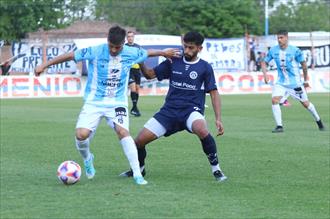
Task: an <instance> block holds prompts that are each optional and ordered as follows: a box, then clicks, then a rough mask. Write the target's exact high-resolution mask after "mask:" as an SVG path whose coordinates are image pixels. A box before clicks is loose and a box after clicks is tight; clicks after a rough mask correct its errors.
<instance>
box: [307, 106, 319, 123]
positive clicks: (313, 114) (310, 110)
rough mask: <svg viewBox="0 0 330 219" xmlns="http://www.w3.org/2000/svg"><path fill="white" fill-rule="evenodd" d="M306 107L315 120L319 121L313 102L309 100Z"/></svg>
mask: <svg viewBox="0 0 330 219" xmlns="http://www.w3.org/2000/svg"><path fill="white" fill-rule="evenodd" d="M307 109H308V111H309V112H310V113H311V114H312V116H313V117H314V119H315V121H319V120H320V116H319V114H318V113H317V112H316V109H315V106H314V104H312V103H311V102H309V106H308V107H307Z"/></svg>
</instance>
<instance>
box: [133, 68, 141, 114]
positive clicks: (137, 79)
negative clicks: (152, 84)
mask: <svg viewBox="0 0 330 219" xmlns="http://www.w3.org/2000/svg"><path fill="white" fill-rule="evenodd" d="M134 79H135V93H136V94H135V95H136V96H135V112H136V115H135V116H141V113H140V110H139V108H138V101H139V96H140V84H141V74H140V71H139V70H136V72H135V73H134Z"/></svg>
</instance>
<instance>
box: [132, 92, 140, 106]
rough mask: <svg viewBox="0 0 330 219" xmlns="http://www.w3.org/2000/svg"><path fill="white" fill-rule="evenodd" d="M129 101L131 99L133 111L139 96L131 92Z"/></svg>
mask: <svg viewBox="0 0 330 219" xmlns="http://www.w3.org/2000/svg"><path fill="white" fill-rule="evenodd" d="M131 99H132V103H133V109H135V108H136V105H137V101H138V99H139V94H138V93H136V92H131Z"/></svg>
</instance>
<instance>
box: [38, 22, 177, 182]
mask: <svg viewBox="0 0 330 219" xmlns="http://www.w3.org/2000/svg"><path fill="white" fill-rule="evenodd" d="M125 36H126V30H125V29H123V28H121V27H119V26H114V27H111V28H110V29H109V33H108V43H107V44H101V45H99V46H93V47H88V48H84V49H79V50H76V51H75V52H70V53H66V54H63V55H60V56H58V57H56V58H54V59H52V60H49V61H47V62H46V63H43V64H42V65H40V66H37V67H36V69H35V74H36V75H37V76H39V75H40V74H41V73H42V72H43V71H44V70H45V69H46V68H47V67H49V66H51V65H54V64H58V63H62V62H65V61H69V60H75V61H82V60H88V78H87V84H86V88H85V94H84V100H85V103H84V105H83V107H82V110H81V112H80V115H79V118H78V122H77V124H76V136H75V137H76V138H75V140H76V147H77V149H78V151H79V152H80V154H81V156H82V157H83V159H84V165H85V172H86V176H87V178H89V179H91V178H93V177H94V175H95V168H94V165H93V161H94V156H93V154H92V153H91V152H90V142H91V140H92V138H93V136H94V134H95V131H96V128H97V126H98V125H99V123H100V121H101V119H102V118H105V119H106V121H107V124H108V125H109V126H110V127H111V128H113V129H114V131H115V132H116V134H117V136H118V138H119V140H120V143H121V145H122V148H123V150H124V153H125V155H126V157H127V159H128V161H129V164H130V166H131V168H132V169H133V172H134V173H133V176H134V180H135V182H136V183H137V184H139V185H144V184H147V181H146V180H144V178H143V176H142V175H141V172H140V168H139V161H138V156H137V150H136V146H135V143H134V140H133V138H132V137H131V136H130V133H129V119H128V110H127V107H128V101H127V89H128V79H129V70H130V68H131V66H132V65H133V64H136V63H140V62H143V61H144V60H146V59H147V57H148V56H165V57H172V56H175V55H176V53H177V52H178V50H177V49H165V50H148V51H147V50H144V49H141V48H134V47H128V46H125V45H124V43H125Z"/></svg>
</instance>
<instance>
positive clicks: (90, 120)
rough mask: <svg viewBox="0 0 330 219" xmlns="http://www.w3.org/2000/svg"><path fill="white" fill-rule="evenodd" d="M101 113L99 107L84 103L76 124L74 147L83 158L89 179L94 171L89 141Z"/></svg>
mask: <svg viewBox="0 0 330 219" xmlns="http://www.w3.org/2000/svg"><path fill="white" fill-rule="evenodd" d="M101 115H102V114H101V112H100V111H99V109H97V108H95V107H93V106H90V105H84V106H83V108H82V110H81V112H80V114H79V118H78V121H77V125H76V137H75V142H76V148H77V149H78V151H79V153H80V155H81V156H82V158H83V160H84V166H85V172H86V176H87V178H89V179H91V178H93V177H94V175H95V172H96V171H95V168H94V164H93V162H94V155H93V154H92V153H91V152H90V142H91V139H92V138H93V136H94V134H95V131H96V128H97V126H98V124H99V122H100V120H101Z"/></svg>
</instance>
